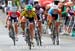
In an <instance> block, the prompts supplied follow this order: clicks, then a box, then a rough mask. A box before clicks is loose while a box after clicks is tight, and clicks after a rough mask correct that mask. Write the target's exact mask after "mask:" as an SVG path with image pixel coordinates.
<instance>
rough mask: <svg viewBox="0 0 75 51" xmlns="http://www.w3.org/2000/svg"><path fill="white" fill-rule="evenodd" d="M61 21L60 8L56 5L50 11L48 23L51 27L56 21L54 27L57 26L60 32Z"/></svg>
mask: <svg viewBox="0 0 75 51" xmlns="http://www.w3.org/2000/svg"><path fill="white" fill-rule="evenodd" d="M59 20H60V14H59V10H58V6H57V5H54V6H52V7H51V8H50V9H49V11H48V17H47V21H48V25H49V27H50V26H51V23H52V22H53V21H54V22H55V25H54V26H56V29H57V32H59V29H58V28H59Z"/></svg>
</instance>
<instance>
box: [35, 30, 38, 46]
mask: <svg viewBox="0 0 75 51" xmlns="http://www.w3.org/2000/svg"><path fill="white" fill-rule="evenodd" d="M35 39H36V43H37V45H39V37H38V30H37V31H35Z"/></svg>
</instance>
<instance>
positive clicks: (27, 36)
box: [25, 20, 31, 50]
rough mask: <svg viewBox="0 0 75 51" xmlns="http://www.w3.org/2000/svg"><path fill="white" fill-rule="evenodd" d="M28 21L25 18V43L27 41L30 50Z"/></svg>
mask: <svg viewBox="0 0 75 51" xmlns="http://www.w3.org/2000/svg"><path fill="white" fill-rule="evenodd" d="M29 24H30V22H29V21H28V20H27V22H26V35H25V36H26V43H28V46H29V49H30V50H31V39H30V31H29Z"/></svg>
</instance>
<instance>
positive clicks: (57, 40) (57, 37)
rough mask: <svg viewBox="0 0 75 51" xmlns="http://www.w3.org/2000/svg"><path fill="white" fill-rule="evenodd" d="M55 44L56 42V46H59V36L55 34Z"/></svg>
mask: <svg viewBox="0 0 75 51" xmlns="http://www.w3.org/2000/svg"><path fill="white" fill-rule="evenodd" d="M56 42H57V45H59V34H58V32H57V35H56Z"/></svg>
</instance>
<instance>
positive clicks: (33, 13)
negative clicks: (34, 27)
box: [21, 11, 36, 22]
mask: <svg viewBox="0 0 75 51" xmlns="http://www.w3.org/2000/svg"><path fill="white" fill-rule="evenodd" d="M21 16H24V17H25V18H27V19H29V21H30V22H32V21H34V17H36V13H35V12H34V11H31V13H30V14H29V13H28V12H27V11H23V12H22V13H21Z"/></svg>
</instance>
